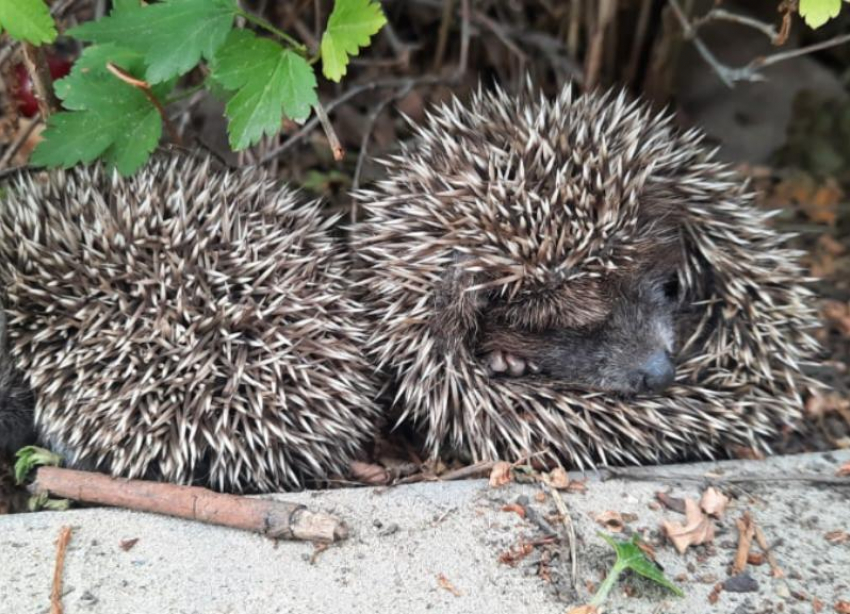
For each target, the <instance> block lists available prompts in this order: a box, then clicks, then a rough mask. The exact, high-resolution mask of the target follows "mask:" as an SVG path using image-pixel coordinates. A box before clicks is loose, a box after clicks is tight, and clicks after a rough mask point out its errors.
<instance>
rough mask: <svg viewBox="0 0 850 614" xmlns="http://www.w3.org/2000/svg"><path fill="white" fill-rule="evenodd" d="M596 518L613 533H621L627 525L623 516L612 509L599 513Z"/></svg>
mask: <svg viewBox="0 0 850 614" xmlns="http://www.w3.org/2000/svg"><path fill="white" fill-rule="evenodd" d="M595 520H596V522H597V523H599V524H601V525H602V526H603V527H605V528H606V529H608V530H609V531H611V532H612V533H620V532H622V530H623V528H624V527H625V523H624V522H623V517H622V516H621V515H620V514H619V512H614V511H612V510H608V511H605V512H602V513H601V514H597V515H596V518H595Z"/></svg>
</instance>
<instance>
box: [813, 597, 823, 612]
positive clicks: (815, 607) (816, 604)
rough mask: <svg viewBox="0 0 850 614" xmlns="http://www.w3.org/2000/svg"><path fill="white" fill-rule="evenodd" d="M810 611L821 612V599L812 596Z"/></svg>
mask: <svg viewBox="0 0 850 614" xmlns="http://www.w3.org/2000/svg"><path fill="white" fill-rule="evenodd" d="M812 611H814V613H815V614H818V613H819V612H823V601H821V600H820V599H818V598H817V597H812Z"/></svg>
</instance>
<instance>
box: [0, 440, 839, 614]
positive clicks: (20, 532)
mask: <svg viewBox="0 0 850 614" xmlns="http://www.w3.org/2000/svg"><path fill="white" fill-rule="evenodd" d="M848 460H850V451H843V452H835V453H831V454H827V455H824V454H818V455H803V456H797V457H784V458H774V459H770V460H768V461H763V462H734V463H705V464H695V465H680V466H675V467H669V468H666V469H665V470H664V473H665V475H671V476H672V475H679V476H696V477H699V476H702V475H704V474H705V473H707V472H712V473H718V472H720V473H723V474H724V475H726V476H732V475H737V476H740V475H756V474H757V475H759V476H778V477H780V478H781V477H785V478H787V477H788V476H793V475H795V474H802V473H805V474H815V473H817V474H819V475H826V476H831V475H833V474H834V472H835V470H836V468H837V467H838V466H839V465H840V464H841V463H844V462H847V461H848ZM759 482H760V483H759ZM703 486H704V483H701V482H700V481H690V480H683V481H681V482H676V481H669V480H664V481H624V480H619V479H616V480H609V481H605V482H601V481H599V480H597V479H594V478H591V480H590V481H589V482H588V485H587V490H586V492H585V493H583V494H565V495H564V499H565V501H566V503H567V505H568V506H569V507H570V511H571V516H572V519H573V522H574V525H575V529H576V533H577V538H578V539H577V546H578V557H577V558H578V563H579V565H578V578H579V582H578V586H577V588H576V590H573V589H572V588H571V587H570V584H569V580H568V573H567V570H568V561H567V560H566V559H565V558H559V557H558V554H559V553H560V547H559V546H549V547H541V548H538V549H536V550H535V551H534V552H532V553H531V554H530V555H529V556H528V557H526V558H525V559H523V560H522V561H520V563H519V564H518V565H517V566H516V567H510V566H508V565H506V564H504V563H501V562H499V557H500V555H501V554H502V553H504V552H505V551H507V550H508V549H510V548H513V547H515V546H516V545H517V543H518V542H519V541H520V539H526V540H529V539H535V538H539V537H540V534H541V530H540V528H539V526H538V525H537V524H535V523H532V522H530V521H529V520H528V519H522V518H520V517H519V516H518V515H517V514H515V513H512V512H505V511H502V509H501V508H502V507H503V506H504V504H506V503H512V502H514V501H516V500H517V498H518V497H525V498H526V499H527V504H528V505H529V506H530V507H531V508H533V509H534V510H535V511H537V512H539V514H540V515H542V516H545V515H546V514H549V513H552V512H554V504H553V502H552V500H551V498H550V497H548V496H546V497H545V498H544V497H543V496H541V495H540V494H539V493H541V489H540V487H539V486H535V485H530V484H527V485H521V484H511V485H509V486H507V487H504V488H500V489H490V488H488V486H487V483H486V482H485V481H482V480H476V481H466V482H453V483H429V484H417V485H410V486H401V487H395V488H388V489H380V488H360V489H346V490H334V491H321V492H307V493H297V494H289V495H284V496H281V498H285V499H288V500H296V501H300V502H303V503H306V504H307V505H309V506H310V507H311V508H313V509H317V510H318V509H320V510H325V511H329V512H331V513H335V514H338V515H340V516H342V517H343V518H345V519H346V520H347V521H348V522H349V524H350V525H351V527H352V529H353V536H352V537H351V538H350V539H349V540H348V541H347V542H344V543H343V544H341V545H339V546H334V547H332V548H330V549H328V550H326V551H324V552H321V553H318V554H315V559H314V560H313V561H312V562H311V557H313V556H314V553H315V551H314V547H313V546H312V545H310V544H302V543H289V542H281V543H278V544H275V543H273V542H271V541H269V540H267V539H266V538H263V537H260V536H256V535H252V534H248V533H242V532H239V531H235V530H229V529H224V528H218V527H210V526H204V525H200V524H195V523H191V522H186V521H181V520H176V519H171V518H163V517H157V516H152V515H146V514H140V513H134V512H128V511H122V510H111V509H86V510H75V511H69V512H60V513H47V512H44V513H38V514H21V515H16V516H4V517H0V614H25V613H27V614H31V613H40V612H48V611H49V594H50V586H51V578H52V573H53V564H54V557H55V546H54V542H55V540H56V537H57V535H58V534H59V530H60V528H61V527H62V526H63V525H70V526H71V527H73V537H72V540H71V544H70V547H69V550H68V554H67V559H66V563H65V574H64V578H65V594H64V605H65V611H66V613H67V614H80V613H86V614H101V613H102V614H147V613H151V614H154V613H156V614H237V613H252V614H253V613H257V614H272V613H280V614H283V613H296V612H297V613H301V612H318V613H323V612H329V613H330V612H333V613H340V614H344V613H349V612H350V613H352V614H353V613H358V614H359V613H364V614H365V613H369V614H373V613H376V612H378V613H382V612H393V613H395V612H398V613H401V614H418V613H431V612H439V613H466V612H470V613H472V612H475V613H480V612H488V613H489V612H492V613H501V612H505V613H508V612H510V613H511V614H516V613H521V612H535V613H537V614H546V613H552V614H555V613H557V614H563V613H564V612H565V611H567V610H568V609H569V607H570V606H571V605H575V604H578V603H582V602H584V601H586V600H587V599H588V598H589V596H590V594H591V593H590V592H589V590H588V584H594V585H595V584H598V582H599V581H600V579H601V578H602V577H603V576H604V573H605V570H606V569H608V568H609V567H610V565H611V563H612V562H613V555H612V554H611V553H610V552H609V550H608V548H607V546H605V545H604V543H603V542H602V541H601V540H600V539H599V538H598V537H597V536H596V533H597V531H598V530H599V529H600V527H599V525H597V524H596V522H595V521H594V518H595V516H596V515H598V514H599V513H601V512H603V511H606V510H613V511H617V512H620V513H621V514H633V515H634V516H627V518H631V520H630V521H629V522H628V523H627V526H628V527H630V528H631V529H634V530H638V529H643V528H646V529H648V530H649V532H648V536H649V539H650V542H653V541H655V542H656V551H657V557H658V561H659V562H660V563H661V564H662V565H663V566H664V569H665V572H666V573H667V575H668V577H670V578H672V579H675V580H676V582H677V583H678V584H679V586H680V587H681V588H682V589H683V590H684V591H685V594H686V596H685V597H684V598H676V597H672V596H670V595H669V594H667V593H665V592H664V591H663V590H662V589H660V588H658V587H656V586H654V585H651V584H650V583H648V582H646V581H644V580H641V579H636V578H629V579H628V581H627V585H628V588H627V589H624V588H623V585H621V586H620V587H618V588H617V589H615V591H614V592H613V594H612V597H611V599H610V601H609V602H608V604H607V611H609V612H618V613H629V612H634V613H650V612H653V613H663V612H688V613H699V612H718V613H727V612H729V613H732V612H734V613H735V614H745V613H747V612H754V613H756V612H757V613H762V612H764V613H767V612H784V613H795V612H799V613H804V612H805V613H809V612H813V611H818V610H817V609H816V606H815V605H814V604H815V601H814V600H815V599H817V600H819V601H820V602H822V604H823V610H822V611H823V612H832V611H833V608H834V604H835V603H836V602H838V601H839V600H842V599H843V600H850V542H844V543H838V544H831V543H830V542H829V541H828V540H827V539H826V538H825V534H827V533H829V532H830V531H848V532H850V488H846V487H844V488H838V487H834V486H822V485H820V486H819V485H816V484H813V483H809V482H792V481H782V482H777V481H762V480H757V482H755V483H739V484H735V485H730V486H728V487H725V490H726V492H727V493H729V494H731V495H733V496H735V497H736V498H735V499H734V501H733V502H732V504H731V505H730V508H729V510H728V513H727V515H726V517H725V519H723V520H722V521H721V522H720V523H719V526H718V534H717V537H716V539H715V542H714V545H713V546H712V547H704V546H701V547H697V548H692V549H690V550H689V551H688V553H687V554H686V555H684V556H680V555H678V554H677V553H676V552H675V551H674V550H673V548H672V547H671V546H670V545H669V544H664V543H662V540H661V539H660V537H659V535H658V532H657V528H658V525H659V522H660V521H661V520H662V519H665V518H667V519H669V520H678V521H681V520H683V517H682V516H681V515H679V514H676V513H675V512H672V511H669V510H664V509H653V508H656V507H658V506H657V505H655V504H654V503H653V502H654V501H655V493H656V492H657V491H659V490H667V489H671V490H672V494H673V495H675V496H691V497H698V496H699V493H700V492H701V491H702V489H703ZM522 501H524V502H525V501H526V500H525V499H523V500H522ZM744 510H747V511H749V512H750V513H751V514H752V515H753V516H754V517H755V519H756V521H757V522H758V523H759V525H760V526H762V527H763V529H764V531H765V533H766V535H767V539H768V541H769V542H771V543H772V544H775V548H774V552H775V555H776V557H777V559H778V562H779V564H780V566H781V567H782V568H783V569H784V570H785V571H786V572H787V577H786V578H784V579H777V578H772V577H771V574H770V569H769V567H768V566H767V565H761V566H757V567H751V568H750V574H751V576H752V577H753V579H755V581H756V582H757V584H758V589H757V591H756V592H750V593H731V592H728V591H723V592H721V593H720V594H719V599H718V600H717V601H716V603H714V604H711V603H710V602H709V595H710V593H711V591H712V588H713V587H714V585H715V584H716V583H717V582H722V581H723V580H725V579H726V578H727V577H728V573H727V567H728V566H729V564H730V563H731V561H732V559H733V557H734V553H735V550H734V548H735V544H736V542H737V533H736V530H735V524H734V519H735V518H738V517H740V515H741V513H742V512H743V511H744ZM136 538H137V539H138V542H137V543H136V545H135V546H134V547H133V548H132V549H130V550H129V551H124V550H123V549H122V548H121V546H120V544H121V542H122V541H123V540H128V539H136ZM552 555H554V556H555V558H554V560H553V561H552V563H551V566H550V567H549V568H548V574H549V578H548V580H547V579H544V578H541V577H540V575H539V566H540V563H541V560H545V558H546V557H550V556H552ZM447 587H448V588H447ZM449 588H452V589H454V592H453V591H451V590H449ZM627 593H628V594H627Z"/></svg>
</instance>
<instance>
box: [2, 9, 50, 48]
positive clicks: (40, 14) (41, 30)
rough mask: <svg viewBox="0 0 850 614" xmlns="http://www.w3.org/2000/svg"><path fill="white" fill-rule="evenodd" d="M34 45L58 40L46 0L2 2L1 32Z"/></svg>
mask: <svg viewBox="0 0 850 614" xmlns="http://www.w3.org/2000/svg"><path fill="white" fill-rule="evenodd" d="M4 29H5V30H6V31H7V32H9V35H10V36H11V37H12V38H14V39H17V40H19V41H27V42H29V43H32V44H33V45H41V44H43V43H52V42H53V41H54V40H56V24H55V23H53V17H51V16H50V11H49V10H48V8H47V5H46V4H44V0H0V32H2V31H3V30H4Z"/></svg>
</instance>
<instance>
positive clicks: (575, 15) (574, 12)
mask: <svg viewBox="0 0 850 614" xmlns="http://www.w3.org/2000/svg"><path fill="white" fill-rule="evenodd" d="M581 7H582V0H573V2H570V25H569V28H568V29H567V54H568V55H569V56H570V58H571V59H572V60H576V59H577V58H578V46H579V36H581Z"/></svg>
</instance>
